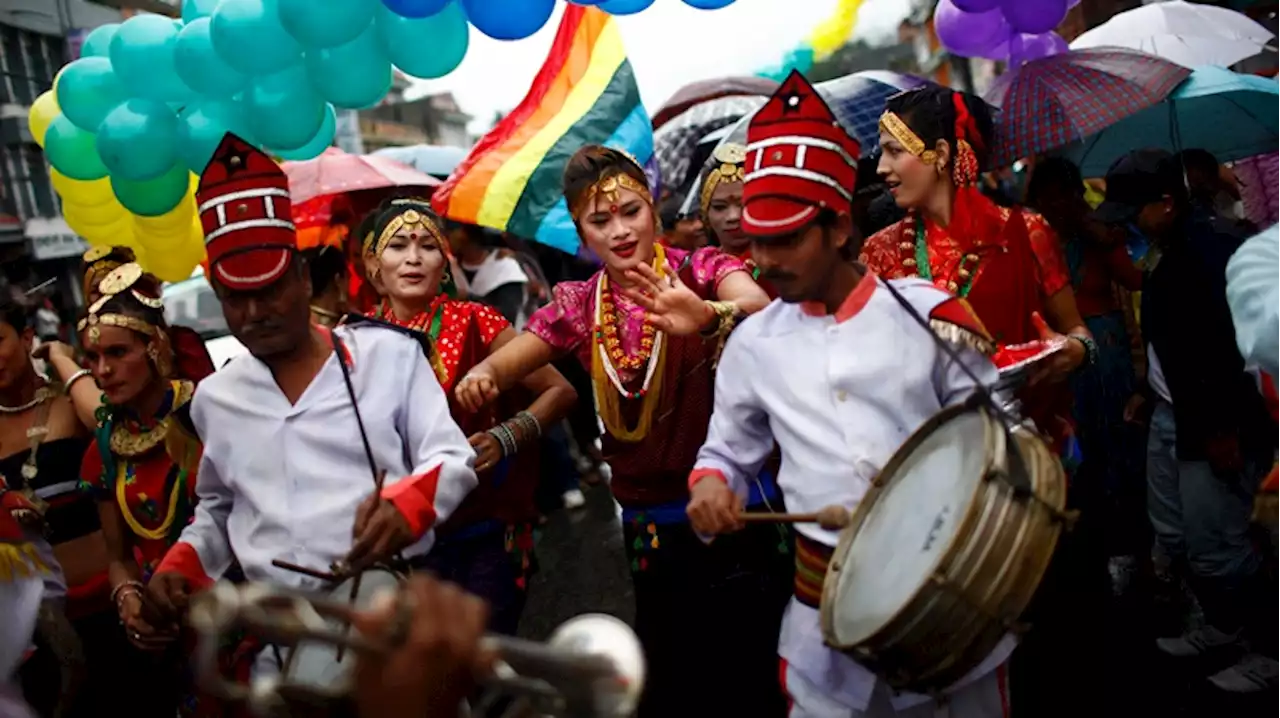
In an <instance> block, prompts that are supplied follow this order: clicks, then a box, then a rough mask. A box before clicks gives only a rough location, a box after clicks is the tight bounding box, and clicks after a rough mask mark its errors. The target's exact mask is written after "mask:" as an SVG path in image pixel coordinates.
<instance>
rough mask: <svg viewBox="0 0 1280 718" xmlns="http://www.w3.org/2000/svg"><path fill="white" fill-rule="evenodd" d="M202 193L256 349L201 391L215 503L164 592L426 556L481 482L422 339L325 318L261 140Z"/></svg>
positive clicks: (227, 141) (213, 264) (209, 500)
mask: <svg viewBox="0 0 1280 718" xmlns="http://www.w3.org/2000/svg"><path fill="white" fill-rule="evenodd" d="M196 199H197V203H198V204H199V207H200V218H201V222H202V224H203V227H204V231H205V238H206V247H207V250H208V254H209V265H210V276H209V279H210V282H211V284H212V285H213V287H214V290H215V292H216V293H217V295H218V298H219V300H220V301H221V303H222V310H223V314H224V315H225V316H226V319H227V325H228V326H229V327H230V328H231V331H232V333H233V334H235V336H236V338H237V339H238V340H240V342H241V343H243V344H244V345H245V346H246V348H248V350H249V355H247V356H241V357H238V358H236V359H234V360H232V361H231V362H230V363H228V364H227V365H226V366H225V367H223V368H222V369H221V370H220V371H218V372H217V373H215V374H213V375H212V376H210V377H208V378H206V379H205V380H204V381H202V382H201V383H200V385H199V387H198V388H197V390H196V393H195V398H194V399H193V401H192V404H191V419H192V421H193V423H194V424H195V427H196V431H197V433H198V434H199V435H200V438H201V440H202V442H203V444H204V455H203V459H202V461H201V463H200V469H199V474H198V477H197V479H196V493H197V496H198V499H199V503H198V504H197V506H196V510H195V518H194V520H193V522H192V523H191V524H190V525H189V526H187V527H186V529H185V530H184V531H183V532H182V536H181V538H180V540H179V541H178V542H177V543H175V544H174V546H173V547H172V548H171V549H170V550H169V551H168V553H167V554H166V555H165V558H164V560H163V561H162V562H161V564H160V566H159V567H157V569H156V571H155V575H154V576H153V577H152V579H151V582H150V585H149V586H148V589H149V592H150V594H151V596H152V599H153V601H154V602H155V604H156V605H157V606H158V607H159V608H160V609H161V610H162V611H164V612H165V613H167V614H170V615H173V614H177V613H178V612H180V611H181V610H182V609H183V607H184V605H185V603H186V596H187V594H188V592H190V591H192V590H198V589H200V588H201V587H202V586H204V585H207V584H208V583H209V582H210V581H212V580H214V579H217V578H218V577H220V576H221V575H222V574H223V573H224V572H225V571H226V570H227V568H228V567H229V566H230V565H231V563H232V561H233V560H234V561H237V562H238V563H239V565H240V568H241V569H242V570H243V572H244V575H245V577H246V578H247V579H249V580H250V581H270V582H272V583H276V584H282V585H287V586H294V587H299V588H310V587H315V586H316V585H317V584H319V583H320V582H319V581H318V580H316V579H313V578H309V577H306V576H303V575H300V574H298V573H295V572H291V571H287V570H282V569H280V568H276V567H275V566H273V565H272V562H273V561H274V560H277V559H279V560H283V561H287V562H290V563H293V564H297V565H300V566H303V567H306V568H312V569H316V570H320V571H328V570H329V567H330V566H331V565H332V564H334V563H335V562H338V561H349V562H351V563H353V564H355V565H357V566H360V565H368V564H369V563H371V562H374V561H377V560H383V559H387V558H390V557H391V556H392V555H394V554H395V553H397V552H401V551H402V552H403V555H404V556H405V557H406V558H409V559H412V558H413V557H414V556H417V555H420V554H423V553H426V551H427V550H428V549H429V548H430V542H431V534H430V531H431V528H432V527H433V526H434V525H435V524H436V523H437V522H438V521H442V520H444V519H445V518H446V517H447V516H448V515H449V514H450V513H451V512H452V511H453V510H454V509H455V508H456V507H457V506H458V505H459V504H460V503H461V502H462V499H463V497H465V496H466V494H467V493H468V492H469V491H471V489H472V488H474V487H475V485H476V477H475V473H474V472H473V471H472V467H471V464H472V462H473V461H474V458H475V452H474V451H473V450H472V449H471V447H470V445H469V444H468V443H467V439H466V437H465V436H464V435H463V433H462V431H461V430H460V429H459V428H458V426H457V424H455V423H454V421H453V419H452V418H451V417H450V414H449V406H448V402H447V400H446V398H445V395H444V392H443V390H442V389H441V388H440V384H439V381H438V380H437V379H436V377H435V373H434V372H433V370H432V369H431V367H430V365H429V364H428V363H427V361H426V360H425V358H424V356H423V348H422V346H421V345H420V344H419V343H418V342H417V341H416V340H415V339H414V338H412V337H411V336H410V335H408V334H407V333H405V332H403V331H402V330H399V329H397V328H394V327H389V326H386V325H381V324H378V323H372V322H370V323H360V324H356V325H353V326H347V327H340V328H337V329H334V330H332V332H333V333H332V334H330V331H329V330H327V329H324V328H322V327H318V326H313V325H311V323H310V315H311V312H310V308H309V302H310V298H311V286H310V279H309V275H308V274H307V270H306V267H305V265H304V263H303V261H302V260H301V259H300V258H299V255H298V253H297V251H296V247H295V236H294V227H293V223H292V221H291V220H290V219H289V217H290V213H291V210H290V206H289V192H288V180H287V179H286V178H285V176H284V173H283V172H282V171H281V170H280V168H279V166H277V165H276V164H275V162H274V161H272V160H271V159H270V158H269V157H267V156H266V155H264V154H263V153H261V152H259V151H258V150H256V149H255V148H253V147H252V146H250V145H249V144H248V143H245V142H244V141H242V140H240V139H239V138H237V137H234V136H232V135H227V136H226V138H224V140H223V142H222V144H220V145H219V147H218V149H217V150H216V151H215V153H214V157H213V160H212V161H211V162H210V164H209V167H208V168H206V169H205V172H204V174H203V175H202V177H201V180H200V187H199V189H198V191H197V193H196ZM344 366H345V369H346V372H347V374H348V375H349V378H350V388H348V384H347V379H346V378H344ZM362 424H363V425H362ZM362 435H363V436H362ZM366 441H367V442H368V448H367V450H366V445H365V442H366ZM370 454H371V456H370ZM382 472H385V475H386V478H385V481H384V487H383V489H382V491H381V494H380V495H378V494H376V492H375V480H374V475H375V474H377V473H382ZM262 655H263V656H267V655H269V652H264V653H263V654H262ZM256 669H257V671H258V672H259V673H261V672H262V671H263V670H267V669H269V666H268V665H267V662H265V661H263V660H259V662H258V663H257V665H256Z"/></svg>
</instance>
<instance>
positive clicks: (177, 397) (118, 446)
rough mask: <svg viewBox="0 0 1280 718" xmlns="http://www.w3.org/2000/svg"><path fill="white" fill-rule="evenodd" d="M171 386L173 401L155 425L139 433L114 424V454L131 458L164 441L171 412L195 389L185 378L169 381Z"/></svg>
mask: <svg viewBox="0 0 1280 718" xmlns="http://www.w3.org/2000/svg"><path fill="white" fill-rule="evenodd" d="M171 385H172V387H173V401H172V402H171V403H170V404H169V410H168V411H167V412H165V417H164V418H163V419H161V420H160V421H158V422H157V423H156V425H155V426H153V427H151V428H149V429H142V431H141V433H137V434H135V433H133V432H132V431H130V430H129V429H128V428H126V427H125V426H124V425H123V424H116V426H114V427H112V429H111V453H113V454H115V455H116V456H122V457H127V458H133V457H137V456H142V455H143V454H146V453H148V452H150V451H151V450H153V449H155V448H156V447H157V446H159V445H160V444H161V443H163V442H164V439H165V436H166V435H168V433H169V427H170V426H172V425H173V412H174V411H175V410H176V409H177V408H178V407H180V406H182V405H183V404H186V403H187V402H189V401H191V395H192V393H193V392H194V391H195V385H194V384H192V383H191V382H189V381H186V380H185V379H175V380H174V381H172V382H171Z"/></svg>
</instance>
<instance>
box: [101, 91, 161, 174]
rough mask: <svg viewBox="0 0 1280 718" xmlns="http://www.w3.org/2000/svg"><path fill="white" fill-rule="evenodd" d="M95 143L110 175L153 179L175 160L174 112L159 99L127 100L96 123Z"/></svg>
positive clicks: (136, 98)
mask: <svg viewBox="0 0 1280 718" xmlns="http://www.w3.org/2000/svg"><path fill="white" fill-rule="evenodd" d="M97 147H98V156H100V157H101V158H102V164H104V165H106V166H107V169H108V170H110V171H111V176H112V177H120V178H122V179H127V180H133V181H135V182H141V181H143V180H149V179H155V178H156V177H159V176H160V175H162V174H164V173H165V172H167V171H168V170H169V168H170V167H172V166H173V165H174V163H175V162H177V161H178V149H177V148H178V116H177V115H175V114H174V113H173V110H171V109H169V106H168V105H166V104H164V103H163V102H156V101H155V100H144V99H142V98H138V97H135V98H133V99H131V100H127V101H126V102H125V103H124V104H122V105H120V106H119V107H117V108H116V109H114V110H112V111H111V114H109V115H107V119H105V120H103V121H102V125H100V126H99V127H98V142H97Z"/></svg>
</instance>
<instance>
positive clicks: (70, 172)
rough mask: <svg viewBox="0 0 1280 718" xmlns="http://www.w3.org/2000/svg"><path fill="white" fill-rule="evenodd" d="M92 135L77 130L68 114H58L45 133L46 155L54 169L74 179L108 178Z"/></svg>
mask: <svg viewBox="0 0 1280 718" xmlns="http://www.w3.org/2000/svg"><path fill="white" fill-rule="evenodd" d="M95 145H96V139H95V138H94V136H93V133H92V132H86V131H85V130H82V129H80V128H79V127H77V126H76V125H75V124H74V123H73V122H71V120H69V119H67V116H66V115H58V116H57V117H55V118H53V122H50V123H49V129H48V131H46V132H45V134H44V156H45V157H47V158H48V159H49V164H51V165H53V168H54V169H55V170H58V171H59V172H61V173H62V174H64V175H66V176H67V177H70V178H71V179H75V180H96V179H102V178H103V177H106V176H107V168H106V166H105V165H103V164H102V158H101V157H98V149H97V147H96V146H95Z"/></svg>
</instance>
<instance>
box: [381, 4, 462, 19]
mask: <svg viewBox="0 0 1280 718" xmlns="http://www.w3.org/2000/svg"><path fill="white" fill-rule="evenodd" d="M448 4H449V0H382V6H383V7H385V8H386V9H388V10H390V11H391V12H393V13H395V14H396V15H399V16H400V17H407V18H424V17H431V16H432V15H435V14H436V13H438V12H440V11H441V10H443V9H444V6H445V5H448Z"/></svg>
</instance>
